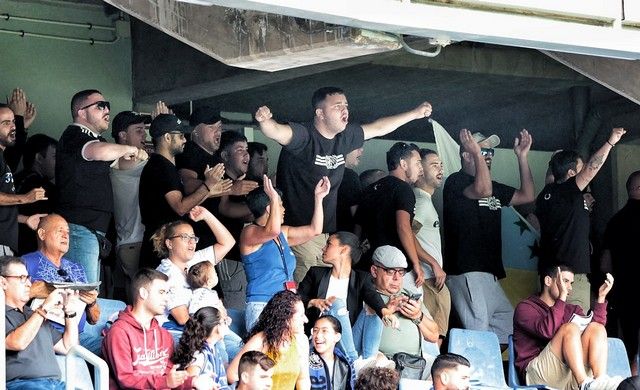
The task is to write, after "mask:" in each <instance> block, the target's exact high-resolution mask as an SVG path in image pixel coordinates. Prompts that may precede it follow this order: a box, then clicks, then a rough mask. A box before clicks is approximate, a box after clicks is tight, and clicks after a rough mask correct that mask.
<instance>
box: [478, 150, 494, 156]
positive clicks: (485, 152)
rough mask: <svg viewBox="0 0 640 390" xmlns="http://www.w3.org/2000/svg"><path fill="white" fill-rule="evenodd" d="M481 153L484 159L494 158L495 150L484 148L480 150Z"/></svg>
mask: <svg viewBox="0 0 640 390" xmlns="http://www.w3.org/2000/svg"><path fill="white" fill-rule="evenodd" d="M480 153H482V157H493V155H494V154H495V150H493V148H482V149H480Z"/></svg>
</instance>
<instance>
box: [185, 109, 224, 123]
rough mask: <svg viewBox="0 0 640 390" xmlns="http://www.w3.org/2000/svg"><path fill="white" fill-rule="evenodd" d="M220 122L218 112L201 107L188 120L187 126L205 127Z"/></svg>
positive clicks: (220, 118)
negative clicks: (201, 125) (201, 124)
mask: <svg viewBox="0 0 640 390" xmlns="http://www.w3.org/2000/svg"><path fill="white" fill-rule="evenodd" d="M221 120H222V117H221V116H220V111H219V110H216V109H214V108H213V107H209V106H203V107H198V108H196V109H195V110H194V111H193V112H192V113H191V117H190V118H189V124H190V125H191V126H194V127H195V126H198V125H199V124H200V123H204V124H205V125H213V124H216V123H218V122H220V121H221Z"/></svg>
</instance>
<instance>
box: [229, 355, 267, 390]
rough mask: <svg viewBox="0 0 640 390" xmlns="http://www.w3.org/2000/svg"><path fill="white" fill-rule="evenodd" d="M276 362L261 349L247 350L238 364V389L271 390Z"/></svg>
mask: <svg viewBox="0 0 640 390" xmlns="http://www.w3.org/2000/svg"><path fill="white" fill-rule="evenodd" d="M275 365H276V362H274V361H273V359H271V358H270V357H269V356H267V355H265V354H264V353H262V352H260V351H248V352H245V353H244V354H243V355H242V357H241V358H240V364H239V365H238V376H239V378H240V379H239V380H238V385H237V386H236V390H270V389H271V385H272V382H273V379H272V378H271V377H272V376H273V366H275Z"/></svg>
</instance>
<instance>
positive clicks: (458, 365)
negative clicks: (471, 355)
mask: <svg viewBox="0 0 640 390" xmlns="http://www.w3.org/2000/svg"><path fill="white" fill-rule="evenodd" d="M470 378H471V363H469V360H467V358H465V357H464V356H460V355H458V354H455V353H443V354H441V355H438V357H436V360H434V361H433V365H432V366H431V380H432V381H433V390H468V389H469V379H470Z"/></svg>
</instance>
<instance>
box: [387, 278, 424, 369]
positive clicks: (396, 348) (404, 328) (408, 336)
mask: <svg viewBox="0 0 640 390" xmlns="http://www.w3.org/2000/svg"><path fill="white" fill-rule="evenodd" d="M402 292H406V293H408V294H412V292H411V291H409V290H406V289H403V290H402V291H401V293H402ZM380 297H381V298H382V300H383V301H384V303H385V305H386V304H387V303H388V302H389V296H388V295H384V294H382V293H381V294H380ZM420 306H421V309H422V312H423V313H424V316H425V317H427V318H429V319H433V317H431V314H430V313H429V310H427V308H426V307H425V306H424V304H423V303H422V301H421V302H420ZM396 316H397V317H398V322H399V324H400V326H399V327H398V329H395V328H392V327H390V326H386V325H385V326H384V327H383V328H382V336H381V337H380V347H379V348H378V349H379V351H380V352H382V353H383V354H384V355H385V356H386V357H388V358H389V359H391V358H392V357H393V355H395V354H396V353H398V352H407V353H410V354H413V355H420V354H421V351H420V337H422V335H421V334H420V330H419V329H418V326H417V325H416V324H414V323H413V322H412V321H411V320H410V319H409V318H407V317H405V316H403V315H402V314H400V312H396ZM422 342H423V343H426V341H425V340H422Z"/></svg>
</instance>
